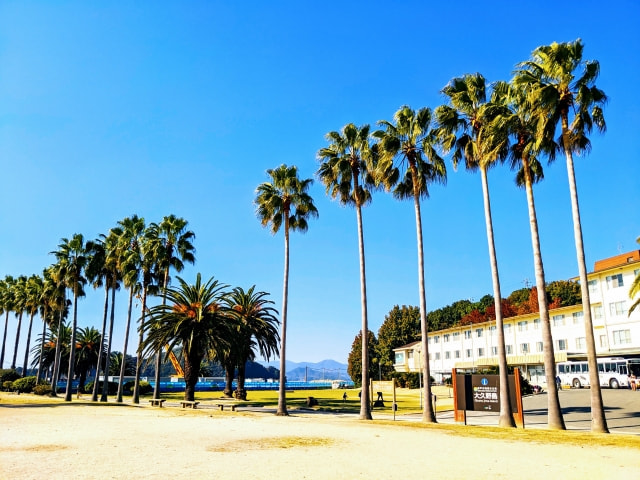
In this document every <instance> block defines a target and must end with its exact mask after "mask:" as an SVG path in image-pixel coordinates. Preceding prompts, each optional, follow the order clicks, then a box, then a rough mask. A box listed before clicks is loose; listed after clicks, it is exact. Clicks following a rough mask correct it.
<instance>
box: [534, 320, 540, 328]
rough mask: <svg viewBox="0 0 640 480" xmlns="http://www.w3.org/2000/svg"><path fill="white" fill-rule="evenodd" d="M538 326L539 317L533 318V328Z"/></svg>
mask: <svg viewBox="0 0 640 480" xmlns="http://www.w3.org/2000/svg"><path fill="white" fill-rule="evenodd" d="M539 328H540V319H539V318H536V319H534V320H533V329H534V330H538V329H539Z"/></svg>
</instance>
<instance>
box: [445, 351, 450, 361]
mask: <svg viewBox="0 0 640 480" xmlns="http://www.w3.org/2000/svg"><path fill="white" fill-rule="evenodd" d="M444 358H445V359H446V360H449V359H450V358H451V352H444Z"/></svg>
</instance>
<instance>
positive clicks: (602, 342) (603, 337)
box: [600, 335, 607, 348]
mask: <svg viewBox="0 0 640 480" xmlns="http://www.w3.org/2000/svg"><path fill="white" fill-rule="evenodd" d="M600 346H601V347H602V348H607V336H606V335H600Z"/></svg>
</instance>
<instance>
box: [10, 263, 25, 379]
mask: <svg viewBox="0 0 640 480" xmlns="http://www.w3.org/2000/svg"><path fill="white" fill-rule="evenodd" d="M11 294H12V296H13V311H14V312H15V314H16V317H17V318H18V325H17V327H16V342H15V345H14V347H13V360H11V370H15V368H16V360H17V358H18V344H19V343H20V330H21V328H22V314H23V313H24V311H25V309H26V308H27V277H25V276H24V275H20V276H19V277H18V278H17V279H16V281H15V283H14V284H13V285H12V286H11ZM22 376H23V377H24V376H25V372H22Z"/></svg>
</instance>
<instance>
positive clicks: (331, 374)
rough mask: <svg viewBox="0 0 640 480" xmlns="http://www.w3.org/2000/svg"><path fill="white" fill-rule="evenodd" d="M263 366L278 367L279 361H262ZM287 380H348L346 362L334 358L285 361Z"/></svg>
mask: <svg viewBox="0 0 640 480" xmlns="http://www.w3.org/2000/svg"><path fill="white" fill-rule="evenodd" d="M263 365H265V366H271V367H275V368H280V362H279V361H277V360H276V361H273V362H268V363H264V364H263ZM286 366H287V370H286V373H287V380H289V381H294V382H295V381H305V380H306V381H309V382H310V381H312V380H350V378H349V375H348V374H347V364H346V363H340V362H336V361H335V360H322V361H321V362H315V363H314V362H289V361H287V362H286Z"/></svg>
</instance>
